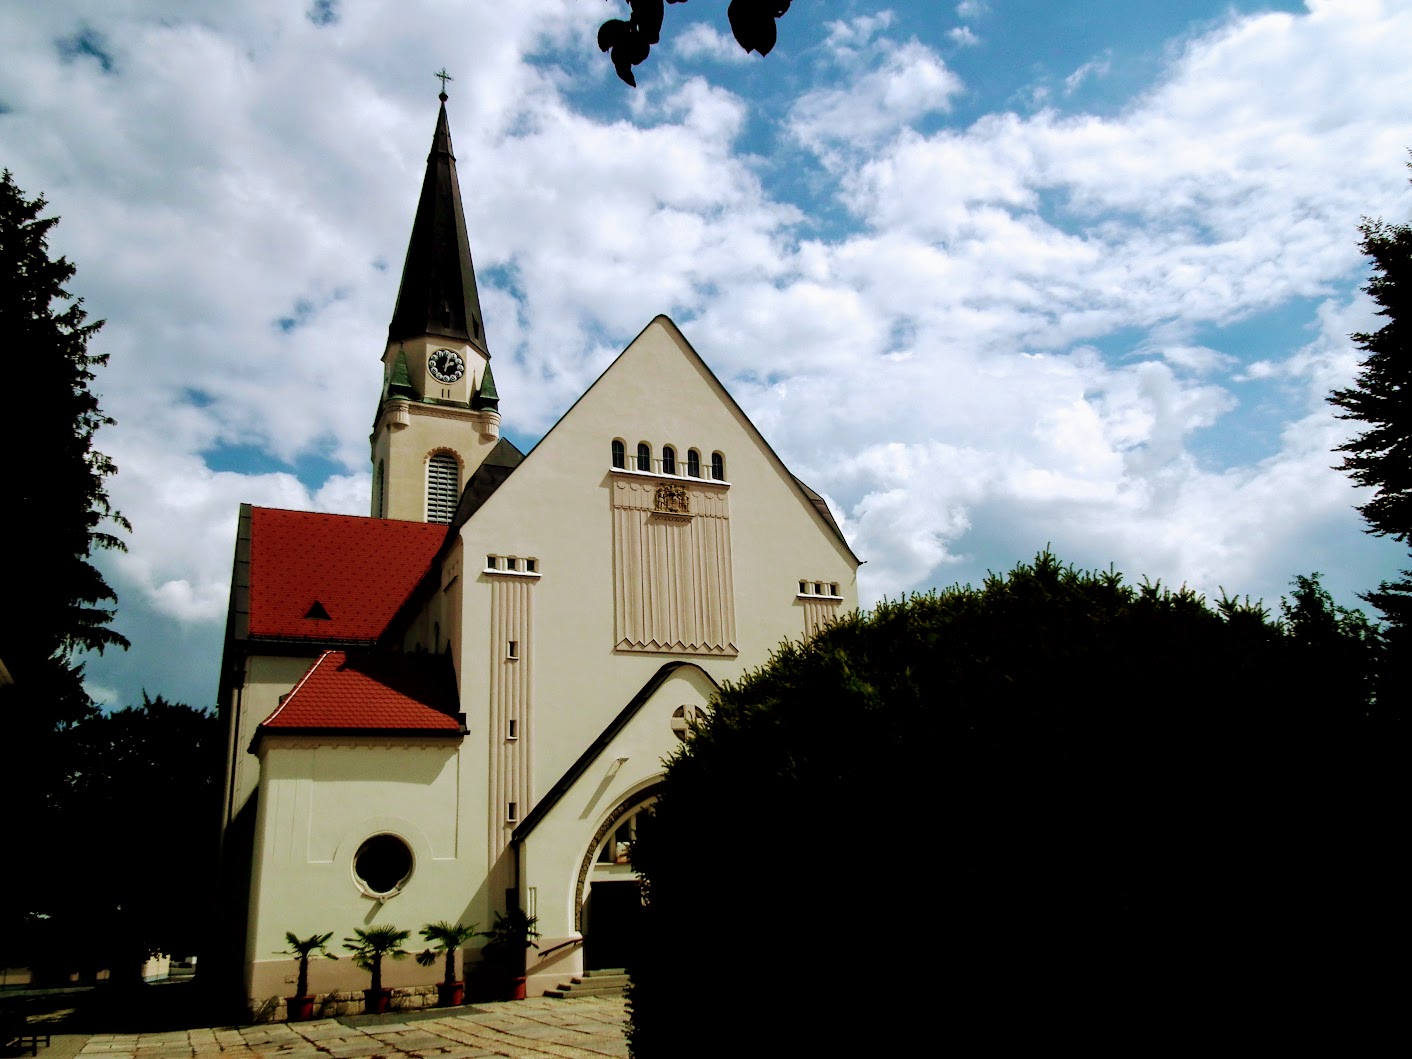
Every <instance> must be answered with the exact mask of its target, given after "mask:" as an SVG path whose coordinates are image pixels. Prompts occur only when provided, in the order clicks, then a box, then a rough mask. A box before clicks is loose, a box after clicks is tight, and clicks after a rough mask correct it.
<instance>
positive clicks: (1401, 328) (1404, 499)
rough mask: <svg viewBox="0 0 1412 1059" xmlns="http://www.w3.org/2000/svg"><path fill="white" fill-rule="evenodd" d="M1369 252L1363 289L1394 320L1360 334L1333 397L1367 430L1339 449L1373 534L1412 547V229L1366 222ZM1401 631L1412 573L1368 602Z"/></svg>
mask: <svg viewBox="0 0 1412 1059" xmlns="http://www.w3.org/2000/svg"><path fill="white" fill-rule="evenodd" d="M1360 231H1361V232H1362V233H1363V241H1362V243H1361V244H1360V245H1361V248H1362V250H1363V253H1364V254H1366V255H1368V256H1369V257H1370V258H1372V259H1373V276H1372V279H1371V280H1369V282H1368V285H1367V286H1366V287H1364V288H1363V289H1364V290H1365V291H1367V292H1368V294H1370V295H1371V296H1372V298H1373V300H1374V301H1375V302H1377V303H1378V315H1379V316H1383V317H1386V318H1387V323H1386V324H1384V325H1383V326H1382V327H1381V328H1379V329H1378V330H1377V331H1373V332H1371V333H1360V334H1355V335H1354V336H1353V341H1354V342H1356V343H1357V344H1358V346H1359V348H1360V349H1362V350H1363V351H1364V352H1365V353H1366V354H1367V357H1366V359H1365V360H1364V361H1363V370H1362V371H1361V372H1360V373H1359V375H1358V378H1357V380H1356V381H1355V382H1354V384H1353V385H1352V386H1351V387H1349V388H1348V389H1344V390H1336V391H1334V393H1333V394H1332V396H1330V397H1329V400H1330V401H1331V402H1332V403H1333V404H1335V405H1337V406H1338V407H1340V408H1342V409H1343V412H1342V413H1341V415H1340V418H1341V419H1356V420H1359V421H1360V422H1362V423H1366V424H1367V425H1368V429H1367V430H1365V431H1363V433H1361V434H1359V435H1358V436H1357V437H1356V438H1353V439H1352V440H1351V441H1348V442H1346V443H1345V444H1343V445H1341V446H1339V448H1338V450H1337V451H1339V452H1344V453H1347V454H1348V455H1346V456H1345V457H1344V460H1343V463H1342V464H1340V469H1342V470H1345V471H1347V472H1348V473H1349V474H1350V475H1351V476H1352V477H1353V480H1354V481H1356V482H1357V483H1358V484H1359V485H1364V486H1370V487H1372V488H1373V489H1374V490H1375V492H1374V493H1373V498H1372V499H1371V500H1369V501H1368V502H1367V503H1366V504H1364V505H1362V506H1361V507H1360V508H1359V509H1358V510H1359V511H1360V512H1361V513H1362V515H1363V517H1364V519H1366V520H1367V522H1368V532H1369V533H1374V534H1377V535H1378V536H1380V537H1392V538H1393V539H1395V540H1399V541H1403V542H1404V543H1412V226H1409V225H1405V224H1387V223H1385V222H1383V221H1381V220H1378V221H1370V220H1365V221H1364V222H1363V224H1362V226H1361V228H1360ZM1363 598H1364V599H1366V600H1367V601H1368V602H1369V603H1372V604H1373V605H1374V606H1375V607H1377V608H1378V609H1379V610H1380V611H1382V612H1383V614H1384V616H1385V617H1386V618H1387V619H1388V620H1389V621H1390V622H1391V623H1392V624H1393V625H1394V626H1396V627H1400V628H1402V629H1409V628H1412V571H1404V572H1403V575H1402V579H1401V580H1399V581H1395V582H1387V581H1384V582H1383V583H1382V584H1381V585H1380V586H1379V587H1378V589H1377V591H1375V592H1369V593H1367V594H1366V595H1365V596H1364V597H1363Z"/></svg>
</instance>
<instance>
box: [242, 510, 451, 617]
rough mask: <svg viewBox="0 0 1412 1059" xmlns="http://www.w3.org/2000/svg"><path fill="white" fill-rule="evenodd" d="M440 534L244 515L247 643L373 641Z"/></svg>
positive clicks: (397, 524) (286, 515)
mask: <svg viewBox="0 0 1412 1059" xmlns="http://www.w3.org/2000/svg"><path fill="white" fill-rule="evenodd" d="M446 530H447V527H446V526H443V525H440V524H437V523H428V522H401V521H397V520H395V519H385V518H361V517H359V516H356V515H325V514H318V513H316V512H313V511H282V510H279V509H277V508H268V507H257V508H252V509H251V510H250V635H251V636H252V637H259V636H266V637H273V638H278V639H290V638H292V639H300V640H323V641H326V642H327V641H335V642H336V641H342V640H362V641H372V640H375V639H377V637H378V636H380V635H381V634H382V631H383V629H384V628H385V627H386V626H387V623H388V622H389V621H390V620H391V619H392V616H393V614H395V613H396V612H397V608H398V607H399V606H401V605H402V602H403V600H405V599H406V598H407V596H408V595H409V594H410V593H411V591H412V589H413V588H414V587H416V584H417V582H418V581H419V580H421V577H422V575H423V574H425V573H426V572H427V569H428V568H429V567H430V566H431V561H432V558H433V557H434V556H435V555H436V552H437V549H439V548H440V547H441V544H442V542H443V541H444V540H445V539H446ZM324 615H327V617H325V616H324Z"/></svg>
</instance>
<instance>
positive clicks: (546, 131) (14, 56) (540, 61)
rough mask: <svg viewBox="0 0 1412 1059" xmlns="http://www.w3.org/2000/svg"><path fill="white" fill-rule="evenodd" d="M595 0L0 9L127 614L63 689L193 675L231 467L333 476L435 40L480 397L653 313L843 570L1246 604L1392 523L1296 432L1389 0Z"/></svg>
mask: <svg viewBox="0 0 1412 1059" xmlns="http://www.w3.org/2000/svg"><path fill="white" fill-rule="evenodd" d="M725 6H726V5H725V3H724V0H690V2H689V3H685V4H676V5H670V6H669V7H668V8H667V12H666V24H665V27H664V38H663V41H662V43H661V44H659V45H658V46H657V47H655V48H654V49H653V53H652V55H651V57H650V58H649V59H648V61H647V63H645V64H644V65H643V66H640V67H639V68H638V80H639V85H640V87H639V88H638V89H637V90H636V91H633V90H631V89H628V88H627V87H626V86H624V85H622V84H621V83H620V82H619V81H618V80H617V79H616V77H615V76H614V75H613V72H612V69H611V66H610V65H609V64H608V62H607V59H606V58H605V57H604V56H602V55H600V54H599V53H598V51H597V49H596V48H595V46H594V43H593V38H594V34H595V31H596V29H597V25H598V23H599V22H600V21H602V20H603V19H604V18H608V17H614V16H616V15H617V14H620V13H621V11H622V10H623V9H624V5H621V4H618V3H617V2H616V0H613V2H609V3H600V2H597V0H594V2H589V0H540V2H536V3H533V4H518V5H496V10H495V11H493V12H492V11H491V10H490V9H489V7H490V5H484V4H475V3H468V2H464V0H457V2H451V0H443V2H432V0H408V2H405V3H403V4H399V5H395V8H394V5H389V4H385V3H375V2H372V0H318V2H317V3H316V4H312V5H310V6H307V7H305V8H303V9H301V8H300V6H299V5H297V4H290V3H287V2H283V0H246V2H243V3H241V4H239V5H224V4H214V3H209V4H208V3H189V2H178V0H128V2H125V3H120V4H119V3H111V2H105V0H74V2H70V3H66V4H63V5H58V4H49V5H39V4H7V5H4V6H3V7H0V41H3V42H4V43H3V44H0V51H3V56H0V57H3V60H4V61H3V62H0V165H4V166H6V167H8V168H10V169H11V170H13V171H14V175H15V179H16V181H17V182H18V183H19V185H20V186H21V187H22V188H24V189H25V190H26V191H28V192H30V193H32V194H33V193H39V192H43V193H44V194H45V195H46V196H47V197H48V198H49V200H50V203H51V209H52V211H53V212H54V213H57V214H59V215H60V216H62V218H63V221H62V223H61V224H60V226H59V227H58V229H57V230H56V231H55V236H54V239H53V246H54V249H55V250H56V251H58V252H61V253H65V254H67V255H68V256H69V257H70V258H71V259H72V260H73V261H74V262H75V264H76V265H77V266H78V270H79V271H78V275H77V277H76V278H75V280H74V282H73V289H74V292H75V293H77V294H80V295H82V296H83V297H84V298H85V301H86V306H87V308H88V309H89V310H90V311H91V312H92V314H93V315H94V316H95V317H103V318H106V319H107V321H108V324H107V326H106V328H105V329H104V331H103V332H102V334H101V335H100V336H99V338H98V339H97V341H96V343H95V351H97V352H103V353H108V354H109V355H110V356H111V362H110V365H109V367H108V368H107V369H105V370H104V371H103V372H102V373H101V374H100V377H99V380H98V383H97V388H98V390H99V391H100V392H101V394H102V395H103V400H104V405H105V408H106V409H107V410H108V411H109V412H110V413H111V414H112V415H113V416H114V417H115V418H116V419H117V420H118V423H117V425H116V426H114V427H109V428H106V429H105V430H103V431H102V432H101V433H100V435H99V443H100V447H101V448H103V449H104V451H106V452H108V453H109V454H111V455H112V456H113V458H114V459H115V460H116V461H117V463H118V465H119V467H120V473H119V474H118V475H117V477H116V478H115V479H113V481H112V486H111V492H112V495H113V497H114V499H115V501H116V503H117V505H118V506H119V508H120V509H121V510H122V511H123V512H124V513H125V514H126V515H127V516H128V517H129V518H130V519H131V520H132V522H133V533H132V535H131V537H130V539H129V545H130V548H129V551H128V552H127V553H126V554H124V555H107V556H104V557H103V563H104V567H105V570H106V571H107V573H108V575H109V578H110V580H111V582H112V583H113V584H114V586H115V587H116V588H117V589H118V591H119V593H120V596H121V604H120V606H121V609H120V617H119V620H118V623H117V625H118V628H120V629H121V630H122V631H123V632H125V633H126V634H127V635H128V636H129V637H130V638H131V639H132V640H133V644H134V646H133V649H132V650H131V651H129V652H126V653H118V654H109V655H106V656H103V657H101V658H96V659H92V660H91V661H90V663H89V669H88V677H89V686H90V689H91V690H92V691H93V693H94V694H95V695H96V696H97V697H98V698H99V699H100V700H102V701H104V702H107V703H110V704H114V705H121V704H126V703H130V702H134V701H138V699H139V696H140V694H141V691H142V690H143V689H144V688H145V689H147V690H148V691H149V692H151V693H152V694H157V693H161V694H165V695H168V696H170V697H173V698H177V699H182V700H184V701H188V702H191V703H193V704H201V705H206V704H210V703H211V702H213V700H214V695H215V688H216V680H217V668H218V665H219V648H220V638H221V632H222V628H223V624H224V619H225V608H226V599H227V592H228V581H229V574H230V564H231V557H232V548H233V540H234V531H235V520H236V509H237V506H238V504H239V503H240V502H242V501H248V502H252V503H256V504H266V505H272V506H281V507H295V508H313V509H319V510H331V511H345V512H350V513H364V512H365V511H366V509H367V503H368V492H369V474H368V447H367V446H368V441H367V435H368V431H369V429H370V425H371V418H372V414H373V404H374V401H375V399H376V396H377V392H378V381H379V374H378V373H379V359H378V358H379V355H380V353H381V348H382V341H383V338H384V336H385V334H386V326H387V321H388V319H389V317H390V314H391V311H392V305H393V300H394V297H395V294H396V284H397V279H398V274H399V270H400V266H401V261H402V257H403V253H404V250H405V246H406V239H407V234H408V230H409V227H410V223H411V217H412V212H413V207H414V205H415V199H416V195H417V192H418V189H419V187H420V174H421V168H422V165H423V162H424V159H425V156H426V149H427V144H428V143H429V141H430V136H431V131H432V127H433V123H434V120H435V107H436V99H435V95H436V91H437V89H438V87H439V86H438V83H437V82H436V81H435V80H434V79H433V77H432V74H433V72H434V71H436V70H437V69H439V68H441V67H443V66H445V67H446V68H447V69H448V70H449V71H450V72H451V73H452V75H453V76H454V77H455V80H454V81H453V82H452V83H451V85H450V86H449V91H450V94H451V101H450V114H451V122H452V130H453V136H454V139H455V144H456V149H457V156H458V161H459V167H460V175H461V185H462V191H463V194H464V195H465V199H466V214H467V218H468V224H469V227H470V231H471V241H472V248H473V252H474V254H475V259H476V264H477V268H478V272H479V276H480V280H481V293H482V302H483V305H484V308H485V313H486V318H487V331H488V336H489V339H490V343H491V349H492V352H493V354H494V356H495V371H496V380H497V383H498V386H499V389H500V392H501V395H502V403H501V408H502V412H503V413H504V415H505V425H506V430H507V433H508V434H509V435H510V436H511V437H512V438H513V439H514V440H516V441H517V442H518V443H520V444H521V445H522V446H529V445H532V444H533V443H534V442H535V441H536V440H537V438H538V437H539V436H540V435H542V434H543V432H544V431H545V430H546V429H547V428H548V427H549V426H550V425H551V424H552V423H553V422H554V420H555V419H556V418H557V417H558V416H559V415H560V414H561V413H562V412H563V411H564V410H565V409H566V408H567V407H568V405H569V404H570V403H571V402H572V401H573V399H574V398H575V397H577V396H578V394H579V393H581V392H582V390H583V389H584V388H585V387H586V386H587V385H588V384H589V383H590V382H591V381H592V379H593V378H594V377H595V376H596V375H597V374H598V372H599V371H601V370H602V368H603V367H604V366H605V365H606V364H607V363H608V361H609V360H610V359H611V358H612V357H613V356H614V355H615V354H616V353H617V352H618V351H619V350H620V349H621V348H622V347H623V346H624V345H625V344H626V343H627V342H628V341H629V340H630V339H631V338H632V336H633V335H634V334H636V333H637V331H639V330H640V329H641V328H642V327H643V326H644V325H645V324H646V323H647V322H648V321H649V320H650V319H651V318H652V317H653V316H654V315H656V314H657V313H660V312H665V313H667V314H669V315H671V316H672V317H673V318H674V319H675V320H676V321H677V323H678V324H679V325H680V326H681V327H682V329H683V330H684V332H685V333H686V334H687V336H688V337H689V338H690V339H691V341H692V342H693V344H694V345H695V346H696V347H697V349H698V350H699V351H700V352H701V354H702V355H703V356H704V357H705V359H706V360H707V362H708V363H709V364H710V365H711V366H712V367H713V369H715V370H716V372H717V374H718V375H720V377H721V378H722V379H723V381H725V383H726V384H727V386H728V387H729V388H730V389H731V390H732V392H733V393H734V394H735V396H736V397H737V399H738V400H739V401H740V403H741V404H742V406H743V407H744V408H745V409H746V411H747V412H748V413H749V414H750V415H751V416H752V418H754V419H755V421H756V423H757V424H758V425H759V426H760V427H761V429H762V430H763V431H764V432H765V434H766V436H767V437H769V438H770V440H771V442H772V444H773V445H774V447H775V448H776V450H777V451H778V452H779V453H780V454H781V456H782V457H783V458H784V459H785V461H786V462H787V463H788V464H789V465H790V467H791V468H792V469H793V470H794V471H795V472H796V473H797V474H799V475H800V476H801V477H802V478H804V479H805V480H806V481H808V482H810V484H812V485H813V486H814V487H815V488H817V489H819V490H820V491H821V492H823V493H825V495H826V496H828V498H829V499H830V501H831V503H832V505H833V507H834V510H835V512H836V513H837V514H838V516H839V518H840V521H841V523H842V524H843V526H844V528H845V531H846V532H847V534H848V536H849V538H850V540H851V541H852V543H853V545H854V548H855V550H856V551H857V552H858V553H859V554H860V555H861V556H863V557H864V558H866V559H867V560H868V562H867V565H865V566H864V567H863V571H862V574H861V576H860V586H861V589H862V594H863V596H864V598H865V600H872V599H876V598H878V597H880V596H882V595H896V594H898V593H900V592H906V591H911V590H919V589H926V588H928V587H931V586H942V585H948V584H952V583H954V582H958V581H960V582H967V581H970V582H975V581H978V580H979V579H980V578H981V577H983V576H984V574H985V572H986V571H987V570H999V569H1005V568H1008V567H1009V566H1011V565H1013V564H1014V563H1015V562H1016V561H1018V560H1021V559H1025V558H1028V557H1031V556H1033V554H1034V553H1035V552H1036V551H1037V550H1038V549H1040V548H1043V547H1044V546H1045V545H1046V544H1048V545H1050V546H1052V547H1053V548H1054V550H1055V551H1056V552H1057V553H1058V554H1060V555H1061V556H1062V557H1064V558H1065V559H1067V560H1069V561H1071V562H1074V563H1077V564H1079V565H1083V566H1101V567H1105V568H1106V567H1107V566H1109V564H1113V565H1116V566H1117V568H1118V569H1120V570H1123V571H1125V572H1126V573H1127V574H1128V575H1129V576H1131V577H1133V578H1138V577H1141V576H1144V575H1145V576H1148V577H1152V578H1160V579H1162V580H1163V581H1164V582H1167V583H1171V584H1180V583H1187V584H1189V585H1191V586H1193V587H1195V588H1198V589H1200V590H1201V591H1203V592H1206V593H1208V594H1209V595H1216V594H1218V593H1219V592H1220V591H1222V590H1223V589H1224V590H1225V591H1228V592H1233V593H1238V594H1241V595H1247V594H1248V595H1250V596H1252V597H1255V598H1263V599H1264V600H1266V601H1267V602H1268V603H1270V604H1275V603H1276V602H1277V600H1278V598H1279V596H1280V594H1281V592H1283V591H1284V590H1285V589H1286V587H1287V585H1288V582H1289V580H1290V578H1291V577H1293V576H1294V575H1295V574H1297V573H1305V572H1308V571H1311V570H1319V571H1322V572H1323V573H1324V574H1325V579H1326V583H1327V584H1328V585H1329V586H1330V587H1331V588H1332V589H1333V590H1334V592H1335V594H1336V596H1337V597H1338V598H1339V599H1340V600H1342V601H1343V602H1346V603H1353V602H1355V601H1356V593H1357V592H1358V591H1359V590H1362V589H1366V588H1368V587H1371V586H1372V585H1374V584H1376V582H1377V581H1378V580H1380V579H1382V578H1385V577H1388V576H1391V575H1392V574H1394V572H1395V571H1396V570H1397V569H1398V567H1399V565H1403V564H1405V561H1406V560H1405V552H1404V551H1403V550H1402V549H1401V548H1400V547H1399V546H1397V545H1396V544H1393V543H1390V542H1387V541H1381V540H1378V539H1375V538H1371V537H1369V536H1367V535H1366V534H1364V533H1363V532H1362V523H1361V521H1360V520H1359V518H1358V516H1357V514H1356V512H1355V511H1354V510H1353V506H1354V505H1355V504H1356V503H1359V502H1360V500H1361V499H1362V497H1361V496H1360V494H1359V493H1358V492H1357V491H1355V490H1354V489H1352V488H1351V486H1350V485H1349V483H1348V482H1347V480H1346V479H1345V478H1344V477H1343V476H1342V475H1341V474H1339V473H1338V472H1336V471H1334V470H1332V469H1331V465H1332V464H1334V463H1335V462H1336V459H1335V457H1334V456H1333V455H1332V453H1331V449H1332V448H1333V447H1334V446H1336V445H1337V444H1338V443H1339V442H1340V441H1342V440H1343V439H1345V438H1346V437H1347V436H1348V433H1349V426H1348V424H1345V423H1341V422H1339V421H1338V420H1337V419H1335V418H1334V417H1333V416H1332V415H1331V412H1330V409H1329V407H1328V406H1327V404H1326V403H1325V402H1324V400H1323V398H1324V395H1325V394H1327V392H1328V391H1329V390H1330V389H1331V388H1333V387H1336V386H1341V385H1346V384H1347V383H1348V382H1349V381H1350V380H1351V378H1352V376H1353V373H1354V371H1355V369H1356V365H1357V351H1356V349H1355V348H1354V347H1353V346H1352V345H1351V343H1350V342H1349V341H1348V337H1347V336H1348V335H1349V333H1350V332H1353V331H1359V330H1366V329H1369V328H1371V327H1374V326H1376V318H1375V317H1374V316H1373V315H1372V311H1371V307H1370V305H1369V303H1368V300H1367V298H1366V296H1364V295H1363V294H1361V293H1360V291H1359V287H1360V285H1361V284H1362V283H1363V282H1365V281H1366V262H1364V261H1363V260H1362V259H1361V258H1360V256H1359V254H1358V250H1357V239H1358V234H1357V226H1358V223H1359V219H1360V217H1361V216H1363V215H1369V216H1382V217H1385V218H1387V219H1389V220H1397V221H1405V220H1406V219H1407V218H1408V217H1409V215H1412V195H1409V188H1408V183H1407V179H1406V178H1407V171H1406V170H1405V169H1404V163H1405V162H1406V160H1407V157H1408V155H1407V149H1408V148H1409V147H1412V115H1409V113H1408V111H1407V108H1406V105H1405V103H1406V100H1407V99H1409V98H1412V64H1409V63H1408V62H1407V61H1406V54H1405V48H1406V41H1407V40H1409V39H1412V5H1409V4H1408V3H1375V2H1367V3H1362V2H1354V0H1348V2H1340V3H1325V2H1317V3H1310V4H1307V5H1306V4H1294V3H1207V2H1189V3H1167V4H1161V5H1157V4H1152V5H1120V4H1080V3H1065V2H1051V3H1038V2H1034V3H1001V2H989V3H976V2H965V3H959V4H956V3H922V2H905V3H873V2H865V0H855V2H837V3H826V2H819V0H816V2H813V3H809V2H807V0H798V2H797V3H795V5H794V7H793V9H792V10H791V11H790V12H789V14H787V15H786V16H785V18H784V19H782V20H781V23H780V39H779V44H778V46H777V48H776V50H775V51H774V52H773V53H772V54H771V55H770V56H769V57H767V58H764V59H761V58H760V57H759V56H753V55H752V56H747V55H745V54H743V53H741V52H740V51H739V49H738V48H736V46H735V45H734V43H733V42H732V41H731V40H730V39H729V30H728V26H727V23H726V19H725V10H724V9H725Z"/></svg>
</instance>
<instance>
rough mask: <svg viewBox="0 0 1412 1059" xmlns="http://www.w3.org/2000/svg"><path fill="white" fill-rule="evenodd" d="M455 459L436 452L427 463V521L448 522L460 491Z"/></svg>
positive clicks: (458, 469)
mask: <svg viewBox="0 0 1412 1059" xmlns="http://www.w3.org/2000/svg"><path fill="white" fill-rule="evenodd" d="M460 487H461V481H460V467H459V466H458V465H457V463H456V457H455V456H451V455H448V454H447V453H445V452H438V453H437V454H436V455H435V456H433V457H432V458H431V460H430V461H428V463H427V521H428V522H450V521H451V516H452V515H454V514H455V513H456V500H457V497H458V494H459V493H460V491H461V488H460Z"/></svg>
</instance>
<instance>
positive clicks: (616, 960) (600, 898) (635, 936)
mask: <svg viewBox="0 0 1412 1059" xmlns="http://www.w3.org/2000/svg"><path fill="white" fill-rule="evenodd" d="M642 919H643V910H642V896H641V894H640V893H639V891H638V886H637V880H636V879H622V880H617V879H615V880H613V881H612V882H594V883H590V884H589V887H588V900H587V901H586V902H585V903H584V926H585V927H586V929H585V930H584V937H583V965H584V969H585V970H588V971H598V970H602V969H603V968H605V967H626V966H627V965H628V964H629V962H630V961H631V960H632V957H633V955H634V954H635V953H636V951H637V946H638V944H639V942H640V940H641V936H642Z"/></svg>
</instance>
